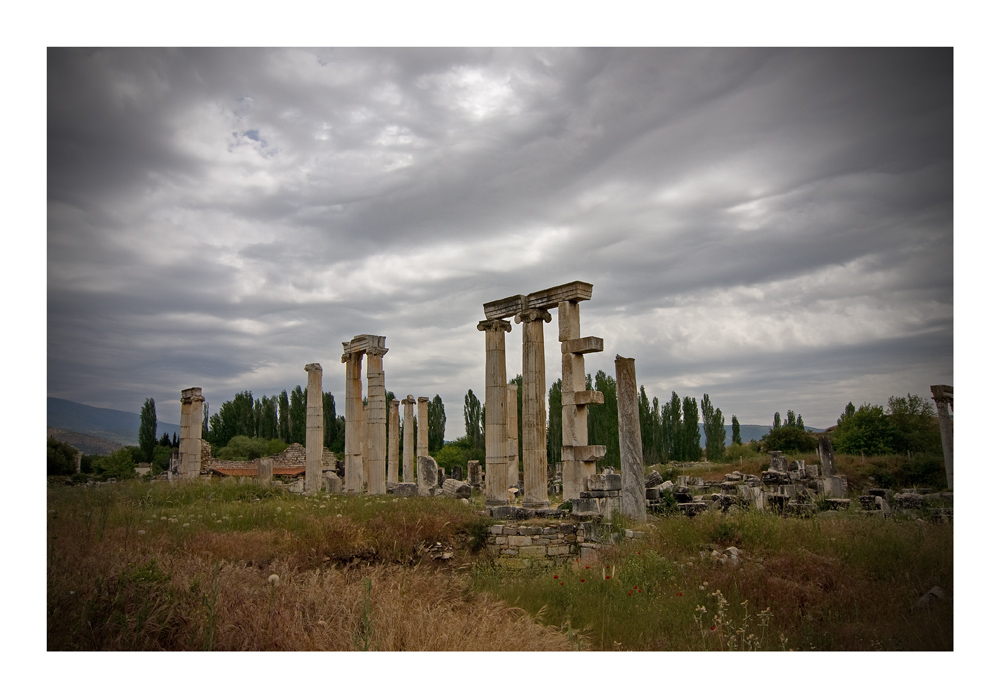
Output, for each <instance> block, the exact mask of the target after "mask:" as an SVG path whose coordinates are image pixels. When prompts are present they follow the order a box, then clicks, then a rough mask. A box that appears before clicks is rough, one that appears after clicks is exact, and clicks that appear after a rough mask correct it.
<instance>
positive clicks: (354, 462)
mask: <svg viewBox="0 0 1000 698" xmlns="http://www.w3.org/2000/svg"><path fill="white" fill-rule="evenodd" d="M349 344H350V343H349V342H344V349H345V350H346V349H347V347H348V345H349ZM361 357H362V354H361V353H360V352H346V351H345V353H344V355H343V356H342V357H341V361H343V362H344V363H345V364H346V365H347V384H346V386H345V396H344V397H345V399H344V490H345V491H347V492H352V493H354V494H360V493H361V490H362V478H363V476H362V445H361V439H362V422H361V419H362V395H361Z"/></svg>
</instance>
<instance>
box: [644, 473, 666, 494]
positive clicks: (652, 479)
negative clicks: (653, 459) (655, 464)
mask: <svg viewBox="0 0 1000 698" xmlns="http://www.w3.org/2000/svg"><path fill="white" fill-rule="evenodd" d="M662 482H663V476H662V475H660V474H659V473H658V472H657V471H655V470H654V471H653V472H651V473H650V474H649V475H647V476H646V489H647V490H648V489H649V488H650V487H656V486H657V485H659V484H660V483H662Z"/></svg>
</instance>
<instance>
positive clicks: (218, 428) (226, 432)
mask: <svg viewBox="0 0 1000 698" xmlns="http://www.w3.org/2000/svg"><path fill="white" fill-rule="evenodd" d="M209 425H210V429H209V439H210V443H211V444H212V445H213V446H215V447H220V448H221V447H222V446H225V445H226V444H227V443H229V440H230V439H231V438H233V437H234V436H255V435H256V433H257V414H256V413H255V411H254V399H253V394H252V393H251V392H250V391H249V390H244V391H243V392H241V393H237V394H236V395H235V396H234V397H233V399H232V400H229V401H227V402H224V403H222V406H221V407H220V408H219V411H218V412H216V413H215V414H213V415H212V416H211V417H210V418H209Z"/></svg>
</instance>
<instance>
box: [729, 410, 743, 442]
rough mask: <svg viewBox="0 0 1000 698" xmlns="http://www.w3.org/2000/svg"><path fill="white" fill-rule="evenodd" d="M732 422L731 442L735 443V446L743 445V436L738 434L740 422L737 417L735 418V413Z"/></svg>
mask: <svg viewBox="0 0 1000 698" xmlns="http://www.w3.org/2000/svg"><path fill="white" fill-rule="evenodd" d="M732 424H733V438H732V442H733V443H734V444H735V445H737V446H742V445H743V437H741V436H740V422H739V420H738V419H736V415H735V414H734V415H733V419H732Z"/></svg>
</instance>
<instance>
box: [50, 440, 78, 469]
mask: <svg viewBox="0 0 1000 698" xmlns="http://www.w3.org/2000/svg"><path fill="white" fill-rule="evenodd" d="M46 455H47V460H48V463H47V465H46V468H45V471H46V474H47V475H72V474H73V473H75V472H76V449H75V448H73V447H72V446H70V445H69V444H66V443H63V442H62V441H57V440H55V439H53V438H50V439H49V440H48V447H47V448H46Z"/></svg>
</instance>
